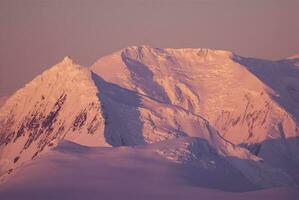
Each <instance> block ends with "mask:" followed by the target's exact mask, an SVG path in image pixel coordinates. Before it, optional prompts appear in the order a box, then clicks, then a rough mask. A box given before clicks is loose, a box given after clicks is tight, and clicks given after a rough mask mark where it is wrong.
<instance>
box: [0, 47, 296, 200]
mask: <svg viewBox="0 0 299 200" xmlns="http://www.w3.org/2000/svg"><path fill="white" fill-rule="evenodd" d="M298 78H299V71H298V68H297V66H296V62H293V61H287V60H282V61H267V60H261V59H252V58H244V57H241V56H238V55H236V54H235V53H232V52H230V51H223V50H211V49H189V48H185V49H158V48H152V47H150V46H131V47H127V48H125V49H122V50H120V51H118V52H115V53H113V54H111V55H107V56H105V57H102V58H100V59H99V60H98V61H96V62H95V63H94V64H93V65H92V66H91V67H89V68H86V67H82V66H80V65H78V64H76V63H75V62H73V61H72V60H71V59H70V58H69V57H65V58H64V59H63V60H62V61H61V62H60V63H58V64H57V65H55V66H53V67H52V68H50V69H49V70H47V71H45V72H44V73H42V74H41V75H39V76H38V77H36V78H35V79H34V80H33V81H31V82H30V83H28V84H27V85H26V86H25V87H24V88H22V89H20V90H18V91H17V92H16V93H15V94H13V95H12V96H10V97H9V98H8V100H6V101H5V103H4V104H3V105H2V106H1V107H0V125H1V126H0V176H1V175H2V176H1V180H2V181H3V182H6V183H4V184H3V186H5V187H7V189H3V193H2V192H1V191H0V195H1V193H2V194H3V195H12V194H11V193H10V192H9V191H14V189H13V188H15V190H16V191H17V190H19V192H21V193H22V189H21V188H23V187H24V183H25V182H27V181H28V180H32V181H33V180H35V178H36V184H32V185H28V190H32V189H33V188H34V187H37V186H39V185H40V188H39V192H40V193H39V194H37V195H40V194H42V191H45V190H46V189H45V188H46V186H47V184H50V186H51V187H54V188H55V190H58V188H64V189H65V190H66V191H69V190H70V189H71V187H72V186H68V185H69V184H70V185H72V184H71V182H72V181H73V180H72V177H71V174H72V175H73V174H74V173H75V174H77V173H79V172H81V171H84V173H82V174H81V175H80V176H79V175H78V176H76V177H74V178H75V182H79V180H85V181H92V183H90V187H92V188H93V189H92V193H93V194H97V191H95V188H97V187H101V188H102V187H103V185H105V184H108V183H109V184H112V183H113V184H116V183H115V182H117V181H116V177H117V176H116V175H115V177H114V176H112V175H111V173H112V174H114V173H115V174H117V175H118V176H120V177H123V179H122V178H121V179H120V180H123V181H125V180H126V179H130V180H131V179H132V184H133V185H134V187H137V186H135V185H136V183H137V182H138V181H137V180H138V178H139V177H140V174H149V176H148V179H150V180H149V181H146V182H145V183H142V184H144V185H142V184H141V185H140V187H141V186H143V187H145V188H148V187H149V188H153V189H151V190H150V191H152V192H153V191H154V192H157V190H158V188H165V191H169V188H171V189H172V190H173V191H177V190H178V189H177V188H179V185H183V188H184V190H183V191H184V192H182V193H181V192H179V191H178V195H182V197H186V198H187V197H190V198H191V197H192V198H193V197H194V196H192V195H191V196H188V194H187V193H189V192H191V193H195V194H196V193H197V192H198V190H200V192H199V193H201V192H202V193H203V194H207V195H208V196H209V195H213V194H214V192H215V191H218V190H223V191H239V192H240V191H251V190H256V189H262V188H263V189H265V188H276V187H294V186H297V185H298V181H299V171H298V169H299V168H298V167H299V156H298V152H299V140H298V135H299V126H298V120H299V104H298V102H299V101H298V100H299V93H298V91H299V86H298V83H297V81H296V80H298ZM64 140H67V141H69V142H66V141H64ZM62 141H63V142H62ZM70 142H73V143H70ZM57 145H58V146H57ZM80 145H84V146H85V147H83V146H80ZM123 146H127V147H123ZM81 156H82V158H81ZM109 158H110V159H111V160H109ZM57 160H60V161H59V162H58V161H57ZM150 162H154V163H156V164H155V165H150V166H151V167H152V168H150V167H146V166H147V165H149V163H150ZM80 163H81V164H80ZM51 165H53V167H55V168H56V169H57V173H58V175H57V176H56V175H55V173H56V171H53V172H51V173H53V174H52V175H53V176H51V177H47V175H45V174H44V173H43V172H44V171H45V170H46V169H47V170H50V171H51V168H50V167H49V166H51ZM135 165H136V166H135ZM70 166H72V167H71V168H70ZM108 166H119V167H120V168H121V170H122V171H121V172H122V173H120V172H119V173H117V172H116V171H117V169H114V171H113V170H112V171H111V170H110V169H108V168H109V167H108ZM139 167H140V168H139ZM177 168H179V169H181V170H178V171H177V170H176V169H177ZM95 169H98V170H95ZM68 170H70V171H68ZM134 170H137V171H138V170H140V174H134ZM152 170H153V171H152ZM155 170H156V171H155ZM173 170H174V171H175V172H173ZM185 170H186V171H187V172H185ZM85 171H86V173H85ZM94 171H99V173H100V175H99V176H97V175H95V177H94V179H92V178H90V177H91V176H92V175H93V172H94ZM188 171H190V172H188ZM155 172H157V174H155ZM131 173H133V175H132V176H130V174H131ZM151 173H154V175H153V174H151ZM185 173H187V174H185ZM189 173H190V174H189ZM26 174H28V175H26ZM63 174H66V177H65V178H63V180H65V181H66V182H62V183H61V185H57V186H56V185H54V184H52V185H51V182H60V180H61V179H60V178H59V177H63ZM79 174H80V173H79ZM107 174H109V175H110V176H111V177H107ZM182 174H183V177H185V178H182V177H180V175H182ZM84 175H86V176H87V177H86V178H84ZM81 176H82V177H81ZM128 176H129V177H128ZM152 176H158V177H164V178H163V180H169V182H168V181H166V182H159V181H158V180H151V177H152ZM226 176H229V178H228V177H226ZM103 177H104V179H103V180H102V178H103ZM110 178H111V179H112V180H111V182H109V179H110ZM202 178H204V179H202ZM45 179H46V181H42V180H45ZM90 179H91V180H90ZM107 179H108V180H107ZM201 179H202V180H201ZM226 179H229V180H231V181H232V184H227V183H222V181H223V180H226ZM99 180H101V181H99ZM177 181H178V182H177ZM107 182H108V183H107ZM190 182H193V183H196V184H195V185H192V184H191V185H192V187H190ZM17 184H19V185H18V186H16V185H17ZM43 184H45V185H43ZM118 184H119V185H118V186H117V188H120V185H121V184H120V183H118ZM166 184H167V185H169V184H170V185H171V186H170V187H169V188H166V186H162V185H166ZM156 185H157V186H156ZM43 187H44V188H43ZM73 187H75V188H81V187H83V186H82V185H81V183H80V184H79V185H74V186H73ZM111 187H112V186H111V185H109V186H108V185H107V187H105V188H108V189H107V191H110V190H111ZM128 187H129V186H128ZM202 187H206V188H210V189H211V190H209V189H203V188H202ZM138 188H139V187H138ZM126 189H129V188H123V189H121V191H122V192H123V193H126V192H125V191H126ZM61 190H63V189H61ZM84 190H86V188H85V189H84ZM130 190H131V189H130ZM24 191H25V190H23V192H24ZM101 191H102V190H101ZM134 191H135V190H134ZM223 191H218V192H219V195H228V196H229V197H231V198H239V197H241V196H242V195H241V194H231V193H224V192H223ZM275 191H276V190H274V189H273V192H272V191H271V192H269V191H268V190H267V191H261V192H257V193H254V192H253V193H250V194H248V196H250V195H251V194H252V195H253V194H257V195H261V196H263V195H271V194H272V193H273V194H274V193H275ZM282 191H283V189H282ZM292 191H293V190H292ZM294 191H296V190H294ZM19 192H18V193H19ZM84 192H86V191H84ZM102 192H103V191H102ZM128 192H132V191H128ZM205 192H207V193H205ZM268 192H269V193H268ZM45 193H46V192H45ZM108 193H109V192H107V193H105V194H106V195H109V194H108ZM278 193H279V192H278ZM281 193H283V192H281ZM27 194H28V193H27ZM146 194H148V191H147V190H140V194H138V195H141V196H142V195H144V196H146ZM158 194H159V195H166V196H165V197H167V198H170V196H168V195H167V194H166V193H163V192H162V193H160V192H158V193H157V195H158ZM49 195H50V194H49ZM57 195H59V194H57ZM132 195H135V194H132ZM186 195H187V196H186ZM215 195H216V193H215ZM217 195H218V193H217ZM230 195H232V196H230ZM239 195H241V196H239ZM144 196H142V197H144ZM174 196H175V195H174ZM61 197H62V196H61ZM71 197H74V196H67V198H71ZM209 197H211V198H212V196H209ZM288 197H291V196H288ZM15 198H17V196H15ZM28 198H29V196H28ZM47 198H52V197H51V195H50V196H48V197H47ZM215 198H217V196H215Z"/></svg>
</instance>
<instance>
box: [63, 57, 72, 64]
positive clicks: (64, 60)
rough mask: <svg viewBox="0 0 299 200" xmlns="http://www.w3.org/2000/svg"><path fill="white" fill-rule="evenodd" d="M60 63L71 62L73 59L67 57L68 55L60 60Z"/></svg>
mask: <svg viewBox="0 0 299 200" xmlns="http://www.w3.org/2000/svg"><path fill="white" fill-rule="evenodd" d="M62 63H65V64H73V63H74V61H73V60H72V59H71V58H70V57H69V56H65V57H64V58H63V60H62Z"/></svg>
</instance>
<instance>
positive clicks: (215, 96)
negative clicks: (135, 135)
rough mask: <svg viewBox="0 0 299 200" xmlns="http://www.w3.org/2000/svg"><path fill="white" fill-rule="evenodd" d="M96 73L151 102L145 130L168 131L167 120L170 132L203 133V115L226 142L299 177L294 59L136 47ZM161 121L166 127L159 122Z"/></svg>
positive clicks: (106, 60)
mask: <svg viewBox="0 0 299 200" xmlns="http://www.w3.org/2000/svg"><path fill="white" fill-rule="evenodd" d="M91 70H92V71H93V72H94V73H95V74H97V75H98V76H100V77H102V78H103V80H105V82H109V83H110V84H114V85H116V86H118V87H121V88H125V89H126V90H129V91H134V92H135V93H137V94H140V96H142V98H141V100H139V101H140V102H142V103H140V105H144V106H141V107H142V109H139V113H138V114H139V115H140V116H141V119H142V120H143V124H144V126H143V127H147V128H145V129H144V130H143V133H144V134H146V132H147V131H148V130H154V131H155V130H162V132H163V130H165V126H164V125H165V124H167V127H171V128H168V129H166V130H167V131H168V132H169V130H170V129H174V130H180V131H181V133H182V134H183V135H187V136H195V137H202V136H203V134H202V131H197V129H198V128H197V127H198V125H197V124H198V123H196V122H194V121H193V120H192V119H193V118H198V117H199V118H202V117H204V118H205V119H206V120H207V121H208V122H209V124H210V126H212V127H214V128H215V129H216V130H217V131H218V132H219V134H220V136H221V137H223V138H224V139H225V140H227V141H229V142H231V143H234V144H236V145H239V146H241V147H245V148H247V149H248V150H249V151H251V153H252V154H254V155H256V156H259V157H261V158H263V159H264V160H265V161H267V162H269V163H270V164H271V165H273V166H276V167H279V168H281V169H284V170H286V171H288V172H289V173H291V174H292V176H293V177H296V179H297V181H299V175H298V170H297V169H298V166H299V157H298V153H297V152H299V140H298V135H299V128H298V117H297V116H298V108H299V103H298V102H299V101H297V98H298V94H297V92H296V91H297V90H298V88H297V87H298V83H297V82H296V80H298V79H299V71H298V67H297V66H296V63H295V64H294V60H283V61H266V60H258V59H249V58H243V57H240V56H237V55H235V54H234V53H231V52H228V51H220V50H210V49H158V48H151V47H148V46H138V47H136V46H132V47H128V48H125V49H123V50H121V51H119V52H116V53H113V54H111V55H109V56H106V57H103V58H101V59H99V60H98V61H97V62H96V63H95V64H94V65H92V66H91ZM114 72H117V73H114ZM274 83H275V84H274ZM298 91H299V90H298ZM146 99H150V100H151V101H153V102H154V103H149V101H147V100H146ZM154 105H155V106H154ZM157 105H159V106H157ZM161 107H162V108H161ZM158 108H161V109H160V113H159V114H157V113H158V112H159V109H158ZM166 108H167V109H166ZM171 110H172V111H171ZM179 111H184V112H185V113H186V114H179ZM108 113H109V111H108ZM180 116H181V117H180ZM200 116H202V117H200ZM171 118H172V119H173V120H171ZM178 118H180V119H178ZM171 121H173V123H168V122H171ZM192 121H193V122H192ZM159 122H163V123H162V124H163V125H162V127H163V128H161V127H160V126H159V125H158V126H157V124H159ZM160 124H161V123H160ZM186 126H188V128H187V127H186ZM150 135H151V137H152V138H153V134H150ZM161 135H163V136H165V135H167V133H166V134H165V133H163V134H161ZM170 135H171V134H168V136H167V138H170V137H169V136H170ZM213 135H214V134H213ZM163 136H162V137H160V139H157V140H163V138H164V137H163ZM204 138H207V137H205V136H204ZM208 140H209V139H208ZM209 141H210V140H209ZM274 154H275V156H273V155H274Z"/></svg>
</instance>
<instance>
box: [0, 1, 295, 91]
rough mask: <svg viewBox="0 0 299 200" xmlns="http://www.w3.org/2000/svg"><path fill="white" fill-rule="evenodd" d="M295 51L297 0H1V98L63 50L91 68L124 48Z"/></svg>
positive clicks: (269, 54) (261, 53)
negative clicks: (137, 46) (103, 57)
mask: <svg viewBox="0 0 299 200" xmlns="http://www.w3.org/2000/svg"><path fill="white" fill-rule="evenodd" d="M140 44H147V45H150V46H153V47H174V48H179V47H180V48H183V47H194V48H199V47H205V48H216V49H227V50H232V51H234V52H235V53H237V54H239V55H243V56H249V57H259V58H267V59H280V58H284V57H287V56H289V55H291V54H296V53H299V0H0V96H2V95H6V94H9V93H11V92H13V91H15V90H16V89H18V88H20V87H22V86H23V85H24V84H25V83H26V82H28V81H30V80H31V79H33V78H34V77H35V76H36V75H38V74H40V73H41V72H42V71H43V70H45V69H46V68H48V67H50V66H52V65H54V64H55V63H57V62H59V61H60V60H61V59H62V58H63V57H64V56H65V55H68V56H70V57H71V58H73V59H74V60H75V61H77V62H78V63H80V64H82V65H85V66H89V65H91V64H92V63H93V62H94V61H95V60H97V59H98V58H99V57H101V56H103V55H106V54H109V53H111V52H114V51H117V50H119V49H121V48H124V47H126V46H129V45H140Z"/></svg>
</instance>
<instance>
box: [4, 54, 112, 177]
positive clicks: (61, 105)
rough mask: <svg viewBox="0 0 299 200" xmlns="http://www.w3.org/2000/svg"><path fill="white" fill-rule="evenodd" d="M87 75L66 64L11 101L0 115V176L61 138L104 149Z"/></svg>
mask: <svg viewBox="0 0 299 200" xmlns="http://www.w3.org/2000/svg"><path fill="white" fill-rule="evenodd" d="M98 92H99V91H98V90H97V88H96V87H95V85H94V83H93V81H92V79H91V73H90V72H89V70H87V69H85V68H82V67H80V66H79V65H76V64H74V63H73V62H72V61H71V60H70V59H69V58H67V57H66V58H65V59H64V60H63V61H62V62H60V63H59V64H57V65H56V66H54V67H52V68H51V69H49V70H47V71H46V72H44V73H43V74H41V75H40V76H38V77H36V78H35V79H34V80H33V81H31V82H30V83H29V84H27V85H26V86H25V87H24V88H22V89H20V90H18V91H17V92H16V93H15V94H14V95H12V96H11V97H10V98H9V99H8V100H6V102H5V104H4V105H3V106H2V107H1V109H0V138H1V139H0V157H1V159H0V174H7V173H8V174H9V173H11V172H12V170H13V169H14V168H16V167H18V166H20V165H21V164H22V163H23V162H25V161H28V160H31V159H33V158H34V157H35V156H37V155H38V154H39V153H41V152H42V151H43V150H44V149H47V148H49V147H51V146H53V145H54V144H55V143H56V140H58V141H59V140H60V139H61V138H65V139H69V140H71V141H76V142H77V143H79V144H85V145H89V146H99V145H101V146H103V145H108V144H107V143H106V142H105V139H104V137H103V130H104V120H103V117H102V114H101V112H100V109H101V104H100V102H99V100H98V97H97V93H98Z"/></svg>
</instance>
